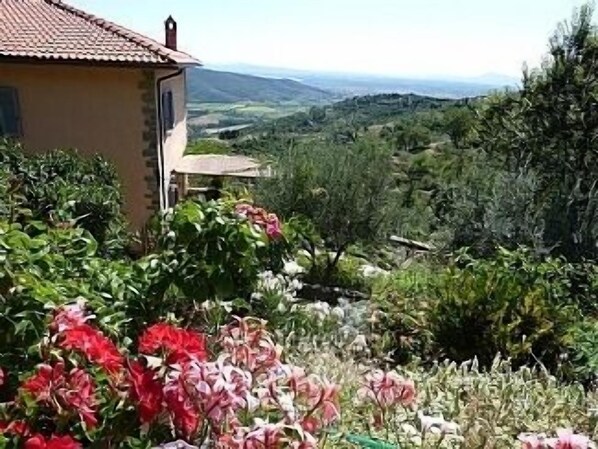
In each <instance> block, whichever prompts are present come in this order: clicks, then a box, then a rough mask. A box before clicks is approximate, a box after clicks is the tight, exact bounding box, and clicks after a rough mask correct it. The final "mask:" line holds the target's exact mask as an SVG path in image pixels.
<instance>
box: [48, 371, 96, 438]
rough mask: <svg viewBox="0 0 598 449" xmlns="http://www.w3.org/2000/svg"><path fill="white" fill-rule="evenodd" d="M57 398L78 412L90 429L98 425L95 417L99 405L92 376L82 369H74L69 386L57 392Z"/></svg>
mask: <svg viewBox="0 0 598 449" xmlns="http://www.w3.org/2000/svg"><path fill="white" fill-rule="evenodd" d="M56 396H57V397H60V398H61V399H62V400H63V401H64V403H66V405H67V406H68V407H69V408H70V409H71V410H72V411H76V412H77V413H78V414H79V417H80V418H81V420H82V421H83V422H84V423H85V425H86V426H87V427H88V428H94V427H95V426H96V425H97V424H98V420H97V418H96V416H95V407H96V405H97V404H96V398H95V385H94V383H93V380H92V378H91V376H90V375H89V374H87V373H86V372H85V371H83V370H82V369H74V370H73V371H71V372H70V379H69V380H68V383H67V385H66V386H65V387H64V388H63V389H61V390H59V391H57V392H56Z"/></svg>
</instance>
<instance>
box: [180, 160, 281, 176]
mask: <svg viewBox="0 0 598 449" xmlns="http://www.w3.org/2000/svg"><path fill="white" fill-rule="evenodd" d="M175 171H176V172H177V173H185V174H188V175H204V176H226V177H233V178H261V177H267V176H269V173H270V170H269V167H263V165H262V164H261V163H259V162H258V161H256V160H255V159H252V158H249V157H247V156H239V155H235V156H226V155H221V154H198V155H190V156H184V157H183V158H182V159H181V160H180V161H179V163H178V164H177V166H176V168H175Z"/></svg>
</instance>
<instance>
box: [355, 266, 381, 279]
mask: <svg viewBox="0 0 598 449" xmlns="http://www.w3.org/2000/svg"><path fill="white" fill-rule="evenodd" d="M361 274H362V275H363V277H365V278H373V277H376V276H382V275H386V274H388V272H387V271H386V270H383V269H382V268H379V267H375V266H373V265H364V266H362V267H361Z"/></svg>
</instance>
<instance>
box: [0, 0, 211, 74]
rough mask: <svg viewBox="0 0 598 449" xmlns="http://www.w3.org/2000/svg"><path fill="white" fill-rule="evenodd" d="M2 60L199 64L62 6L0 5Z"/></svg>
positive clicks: (37, 1) (12, 1)
mask: <svg viewBox="0 0 598 449" xmlns="http://www.w3.org/2000/svg"><path fill="white" fill-rule="evenodd" d="M2 57H9V58H27V59H39V60H44V61H69V62H70V61H77V62H96V63H97V62H105V63H118V64H135V65H164V66H172V65H177V66H178V65H199V64H200V63H199V61H198V60H196V59H194V58H193V57H192V56H190V55H188V54H186V53H183V52H180V51H174V50H171V49H169V48H167V47H166V46H164V45H162V44H160V43H158V42H156V41H154V40H153V39H150V38H148V37H145V36H142V35H140V34H138V33H135V32H134V31H131V30H129V29H127V28H124V27H122V26H120V25H116V24H115V23H112V22H109V21H107V20H104V19H101V18H99V17H96V16H93V15H91V14H88V13H86V12H84V11H81V10H79V9H76V8H74V7H72V6H70V5H67V4H66V3H63V2H62V1H60V0H0V58H2Z"/></svg>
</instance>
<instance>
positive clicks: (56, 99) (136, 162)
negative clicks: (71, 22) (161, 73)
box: [0, 63, 184, 228]
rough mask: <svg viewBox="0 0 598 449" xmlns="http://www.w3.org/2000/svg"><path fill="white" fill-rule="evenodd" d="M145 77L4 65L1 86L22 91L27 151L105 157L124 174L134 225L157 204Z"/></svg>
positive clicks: (131, 71)
mask: <svg viewBox="0 0 598 449" xmlns="http://www.w3.org/2000/svg"><path fill="white" fill-rule="evenodd" d="M143 81H144V77H143V71H142V70H141V69H127V68H100V67H84V66H69V65H46V64H44V65H24V64H14V63H13V64H6V63H0V86H11V87H15V88H17V89H18V96H19V102H20V109H21V116H22V128H23V136H22V138H21V140H22V141H23V143H24V144H25V147H26V150H27V151H38V152H39V151H47V150H50V149H53V148H76V149H77V150H78V151H79V152H80V153H82V154H87V155H90V154H94V153H100V154H102V155H104V156H105V157H106V158H108V159H109V160H110V161H112V162H113V163H114V165H115V166H116V169H117V171H118V173H119V175H120V178H121V182H122V185H123V189H124V194H125V202H126V204H125V211H126V212H127V215H128V218H129V220H130V221H131V223H132V225H133V226H134V227H136V228H139V227H141V226H143V225H144V224H145V222H146V220H147V219H148V218H149V217H150V215H151V213H152V209H153V207H154V206H152V199H151V195H148V179H149V178H148V177H154V179H155V171H153V170H151V168H150V167H148V164H147V161H146V160H145V159H144V156H143V149H144V132H146V135H147V126H146V124H145V123H144V120H145V117H144V112H143V100H142V94H143V89H142V86H143ZM183 104H184V102H183ZM175 132H176V136H175ZM179 133H181V131H179V130H177V129H175V130H174V131H173V136H172V138H173V139H174V138H175V137H176V139H181V137H179ZM169 159H170V156H169Z"/></svg>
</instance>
